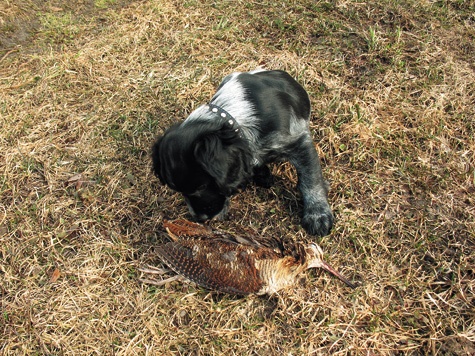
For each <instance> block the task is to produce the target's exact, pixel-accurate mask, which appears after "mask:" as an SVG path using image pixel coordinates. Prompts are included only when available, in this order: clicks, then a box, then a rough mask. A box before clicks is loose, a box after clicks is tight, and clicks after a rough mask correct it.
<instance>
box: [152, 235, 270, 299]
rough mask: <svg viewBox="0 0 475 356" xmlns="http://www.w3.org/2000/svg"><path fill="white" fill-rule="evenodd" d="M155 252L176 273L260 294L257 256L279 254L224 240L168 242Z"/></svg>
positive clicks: (227, 290)
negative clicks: (256, 264) (256, 263)
mask: <svg viewBox="0 0 475 356" xmlns="http://www.w3.org/2000/svg"><path fill="white" fill-rule="evenodd" d="M156 252H157V254H158V255H159V257H160V258H161V259H162V260H163V261H164V262H165V263H166V264H167V265H168V266H169V267H170V268H172V269H173V270H174V271H175V272H176V273H178V274H180V275H182V276H183V277H186V278H188V279H190V280H191V281H193V282H195V283H196V284H198V285H201V286H203V287H205V288H208V289H213V290H216V291H219V292H223V293H229V294H237V295H247V294H252V293H258V292H259V290H261V288H262V286H263V281H262V280H261V277H260V273H259V271H258V270H257V269H256V267H255V263H254V262H255V259H258V258H263V257H275V256H277V254H275V253H274V252H273V251H271V250H267V249H264V250H263V249H256V248H251V247H249V246H239V245H236V244H235V243H232V242H229V241H226V240H223V239H212V240H195V241H179V242H178V241H175V242H169V243H167V244H166V245H163V246H160V247H158V248H157V249H156Z"/></svg>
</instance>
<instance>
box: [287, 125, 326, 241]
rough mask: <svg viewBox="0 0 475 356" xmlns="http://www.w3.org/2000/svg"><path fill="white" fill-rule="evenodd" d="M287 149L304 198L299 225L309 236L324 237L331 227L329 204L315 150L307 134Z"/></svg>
mask: <svg viewBox="0 0 475 356" xmlns="http://www.w3.org/2000/svg"><path fill="white" fill-rule="evenodd" d="M293 146H294V147H293V148H292V149H290V150H288V152H289V160H290V162H291V163H292V164H293V165H294V166H295V168H296V169H297V175H298V187H299V189H300V191H301V192H302V198H303V204H304V208H303V218H302V226H303V228H304V229H305V230H306V231H307V232H308V233H309V234H311V235H319V236H325V235H328V234H329V233H330V230H331V228H332V226H333V214H332V211H331V209H330V205H329V204H328V190H329V186H328V183H327V182H326V181H325V180H324V179H323V175H322V169H321V167H320V160H319V157H318V153H317V150H316V149H315V146H314V145H313V141H312V139H311V137H310V134H308V135H307V134H305V135H302V136H301V137H300V138H299V140H297V142H295V143H294V145H293Z"/></svg>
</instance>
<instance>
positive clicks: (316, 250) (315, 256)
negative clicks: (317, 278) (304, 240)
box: [305, 244, 356, 288]
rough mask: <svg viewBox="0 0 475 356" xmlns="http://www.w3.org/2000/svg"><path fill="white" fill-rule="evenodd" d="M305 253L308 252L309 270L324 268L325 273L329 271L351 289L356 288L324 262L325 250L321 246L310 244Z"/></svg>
mask: <svg viewBox="0 0 475 356" xmlns="http://www.w3.org/2000/svg"><path fill="white" fill-rule="evenodd" d="M305 252H306V261H307V268H323V269H324V270H325V271H328V272H330V273H331V274H333V275H334V276H336V277H338V278H339V279H340V280H341V281H343V282H344V283H346V284H347V285H348V286H350V287H351V288H356V286H355V285H354V284H353V283H351V282H350V281H349V280H348V279H346V278H345V277H343V276H342V275H341V274H340V273H339V272H337V271H336V270H335V269H334V268H333V267H332V266H330V265H329V264H328V263H326V262H325V261H323V250H322V248H321V247H320V246H318V245H317V244H308V245H307V246H306V247H305Z"/></svg>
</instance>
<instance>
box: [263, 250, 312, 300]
mask: <svg viewBox="0 0 475 356" xmlns="http://www.w3.org/2000/svg"><path fill="white" fill-rule="evenodd" d="M256 268H257V269H258V270H259V274H260V277H261V279H262V281H263V282H264V286H263V288H262V290H261V291H259V293H258V294H265V293H269V294H271V293H275V292H277V291H279V290H281V289H285V288H287V287H290V286H291V285H293V284H294V283H295V279H296V277H297V275H298V274H299V273H301V272H303V271H304V270H305V269H306V264H303V265H302V264H296V263H295V259H294V258H293V257H285V258H282V259H280V260H278V261H276V260H262V261H257V262H256Z"/></svg>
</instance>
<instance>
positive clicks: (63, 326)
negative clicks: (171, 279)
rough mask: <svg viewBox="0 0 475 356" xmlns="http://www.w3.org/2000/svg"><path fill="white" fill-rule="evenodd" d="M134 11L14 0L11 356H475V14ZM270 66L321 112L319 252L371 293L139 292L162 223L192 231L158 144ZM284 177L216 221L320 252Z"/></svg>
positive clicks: (6, 347)
mask: <svg viewBox="0 0 475 356" xmlns="http://www.w3.org/2000/svg"><path fill="white" fill-rule="evenodd" d="M122 5H125V4H124V2H116V1H114V0H109V1H106V0H104V1H96V2H95V3H94V2H93V1H88V0H82V1H81V0H77V1H74V2H67V3H66V2H64V3H63V2H62V1H60V0H58V1H56V2H42V1H35V0H28V1H20V0H8V1H6V2H3V3H2V4H0V170H1V175H0V293H1V295H0V303H1V304H0V306H1V309H0V310H1V315H0V354H2V355H93V354H104V355H111V354H115V355H136V354H137V355H159V354H173V355H190V354H191V355H221V354H225V355H280V354H285V355H326V354H335V355H341V354H352V355H406V354H408V355H420V354H429V355H456V354H458V355H473V354H474V353H475V317H474V315H475V307H474V304H475V299H474V289H475V282H474V279H475V237H474V236H475V219H474V216H475V208H474V205H475V199H474V193H475V188H474V183H475V171H474V167H475V158H474V152H475V140H474V129H475V124H474V122H475V119H474V118H475V84H474V83H475V65H474V60H473V58H475V30H474V25H475V17H474V16H475V15H474V14H475V7H474V2H473V1H456V0H445V1H439V2H433V1H424V2H415V3H413V2H409V1H390V0H384V1H382V2H380V1H379V2H377V1H372V0H370V1H368V2H360V1H329V2H321V1H313V0H312V1H310V0H302V1H296V0H285V1H281V2H272V1H263V2H257V1H251V2H249V1H224V2H210V1H185V2H181V1H171V0H169V1H166V0H144V1H140V2H135V3H130V4H129V5H127V6H122ZM19 19H20V20H19ZM22 26H23V27H22ZM259 65H264V66H266V67H267V68H280V69H284V70H287V71H289V72H290V73H292V74H293V75H294V76H295V77H297V78H298V80H299V81H300V82H301V83H302V84H303V85H304V86H305V87H306V88H307V90H308V91H309V93H310V95H311V97H312V104H313V123H312V129H313V130H314V131H313V132H314V137H315V141H316V143H317V147H318V150H319V153H320V155H321V159H322V164H323V168H324V174H325V176H326V177H327V178H328V179H329V181H330V183H331V187H332V191H331V196H330V198H331V205H332V207H333V209H334V212H335V216H336V225H335V228H334V230H333V232H332V234H331V235H330V236H327V237H325V238H319V239H318V242H319V243H320V244H321V246H322V247H323V248H324V250H325V251H327V253H328V259H329V261H330V262H331V263H332V264H333V265H334V266H335V267H338V268H339V269H340V270H341V271H342V272H343V273H344V274H345V275H346V276H348V277H350V279H352V280H354V281H358V282H360V284H361V286H360V287H359V288H358V289H356V290H355V291H350V290H348V288H345V287H344V286H343V285H342V284H341V283H338V282H337V281H335V280H333V279H332V278H331V277H330V276H327V275H326V274H321V273H320V272H319V271H315V272H310V273H308V274H307V276H308V278H307V280H306V281H302V283H301V284H300V285H299V286H298V287H297V288H296V289H295V290H289V291H286V292H284V293H281V294H279V295H276V296H273V297H264V298H257V297H249V298H234V297H229V296H222V295H217V294H214V293H210V292H208V291H206V290H203V289H200V288H197V289H195V288H193V287H190V286H186V285H185V286H183V285H180V284H172V285H169V286H167V287H164V288H155V287H151V286H148V285H141V284H139V283H138V282H137V277H138V273H137V267H138V266H141V265H145V264H147V263H155V264H159V262H158V261H157V259H156V258H155V257H154V256H153V254H152V252H153V247H154V246H155V245H157V244H160V243H162V242H164V241H165V240H166V237H165V234H164V233H163V231H162V230H161V221H162V219H163V217H171V218H178V217H182V218H186V217H187V216H188V215H187V211H186V207H185V204H184V202H183V201H182V199H181V197H180V196H179V195H178V194H175V193H173V192H172V191H170V190H169V189H167V188H165V187H162V186H160V185H159V184H158V181H157V179H155V178H154V177H153V176H152V174H151V172H150V159H149V155H148V152H149V148H150V145H151V144H152V142H153V139H154V137H155V136H156V135H157V134H159V133H161V132H163V131H164V130H165V129H166V128H167V127H168V126H169V125H170V124H171V123H172V122H176V121H178V120H182V119H183V118H184V117H186V115H187V114H188V113H190V112H191V111H192V110H193V109H194V108H195V107H196V106H197V105H199V104H201V103H203V102H204V101H206V100H207V99H209V98H210V96H211V94H212V93H213V91H214V90H215V88H216V86H217V85H218V83H219V81H220V80H221V78H222V77H223V76H224V75H226V74H228V73H230V72H232V71H238V70H250V69H254V68H256V67H257V66H259ZM273 170H274V173H275V174H276V175H277V181H276V185H275V187H273V188H272V189H271V190H263V189H257V188H253V187H251V188H250V189H248V190H246V191H245V192H243V194H241V195H239V196H237V197H235V198H234V199H233V204H232V205H231V211H230V214H229V216H228V219H227V220H226V221H223V222H220V223H217V222H214V223H213V224H215V225H216V226H219V227H221V228H226V229H229V230H231V231H242V230H243V229H244V230H251V231H255V232H256V233H257V234H265V235H269V234H270V235H273V234H274V235H286V236H289V237H291V238H295V239H298V240H307V239H311V238H310V237H309V236H307V235H306V234H305V233H304V232H303V230H302V229H301V227H300V225H299V221H300V217H299V215H300V213H301V207H300V204H299V196H298V193H297V192H296V188H295V183H296V174H295V171H294V170H293V168H292V167H291V166H290V165H288V164H281V165H276V166H274V168H273Z"/></svg>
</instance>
